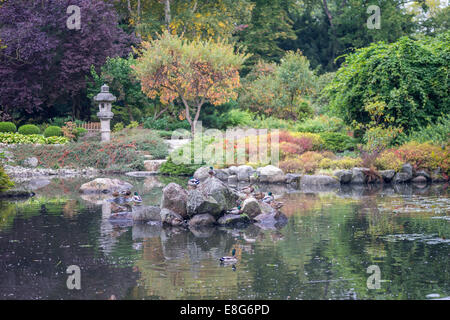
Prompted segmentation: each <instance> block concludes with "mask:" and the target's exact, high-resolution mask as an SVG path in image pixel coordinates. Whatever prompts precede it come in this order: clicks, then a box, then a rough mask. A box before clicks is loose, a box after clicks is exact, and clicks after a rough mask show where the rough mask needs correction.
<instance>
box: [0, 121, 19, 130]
mask: <svg viewBox="0 0 450 320" xmlns="http://www.w3.org/2000/svg"><path fill="white" fill-rule="evenodd" d="M16 131H17V127H16V125H15V124H14V123H12V122H0V132H16Z"/></svg>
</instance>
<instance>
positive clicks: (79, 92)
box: [0, 0, 134, 118]
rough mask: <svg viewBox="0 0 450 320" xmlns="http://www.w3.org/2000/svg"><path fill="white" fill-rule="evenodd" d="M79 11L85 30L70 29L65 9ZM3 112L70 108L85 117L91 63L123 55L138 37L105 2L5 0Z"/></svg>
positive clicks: (0, 58)
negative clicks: (129, 32)
mask: <svg viewBox="0 0 450 320" xmlns="http://www.w3.org/2000/svg"><path fill="white" fill-rule="evenodd" d="M70 5H76V6H78V7H80V9H81V29H80V30H70V29H69V28H68V27H67V19H68V18H69V17H70V14H68V13H67V8H68V7H69V6H70ZM0 39H2V44H3V45H5V46H6V48H3V49H2V50H0V111H2V112H3V113H4V114H5V113H6V114H23V113H24V112H27V113H37V112H42V113H44V114H51V113H54V112H50V111H51V109H52V108H55V107H56V106H61V105H65V106H66V107H67V105H70V106H71V108H72V115H73V116H74V117H77V118H79V117H83V116H84V117H85V116H86V115H88V112H89V105H88V104H87V103H85V101H86V100H85V99H86V98H85V95H86V93H85V91H86V77H87V76H88V75H89V74H90V68H91V66H92V65H94V66H95V67H97V68H98V67H100V66H101V65H103V64H104V62H105V60H106V58H107V57H116V56H124V55H126V54H127V53H128V52H129V51H130V45H131V44H132V43H133V42H134V39H133V38H132V37H131V36H130V35H127V34H126V33H125V32H123V31H122V30H121V29H120V28H119V26H118V18H117V15H116V13H115V11H114V9H113V7H112V6H111V5H109V4H106V3H105V2H104V1H102V0H70V1H69V0H51V1H50V0H6V1H5V2H4V3H3V5H2V6H1V7H0Z"/></svg>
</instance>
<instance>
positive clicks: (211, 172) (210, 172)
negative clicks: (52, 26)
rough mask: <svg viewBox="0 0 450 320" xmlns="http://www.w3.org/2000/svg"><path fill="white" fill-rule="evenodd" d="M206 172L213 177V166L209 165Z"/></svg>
mask: <svg viewBox="0 0 450 320" xmlns="http://www.w3.org/2000/svg"><path fill="white" fill-rule="evenodd" d="M208 174H209V176H210V177H211V178H212V177H214V175H215V174H216V173H215V172H214V168H213V167H209V170H208Z"/></svg>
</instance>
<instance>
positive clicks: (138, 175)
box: [125, 171, 158, 178]
mask: <svg viewBox="0 0 450 320" xmlns="http://www.w3.org/2000/svg"><path fill="white" fill-rule="evenodd" d="M157 174H158V172H155V171H132V172H125V175H126V176H129V177H136V178H141V177H148V176H155V175H157Z"/></svg>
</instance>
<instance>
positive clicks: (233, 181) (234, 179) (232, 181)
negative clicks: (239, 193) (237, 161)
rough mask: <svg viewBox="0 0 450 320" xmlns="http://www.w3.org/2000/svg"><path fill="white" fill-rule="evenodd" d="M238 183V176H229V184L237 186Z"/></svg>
mask: <svg viewBox="0 0 450 320" xmlns="http://www.w3.org/2000/svg"><path fill="white" fill-rule="evenodd" d="M237 183H238V178H237V175H235V174H233V175H231V176H228V184H233V185H235V184H237Z"/></svg>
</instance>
